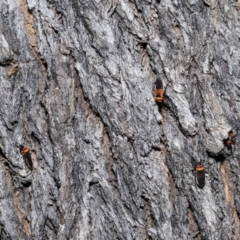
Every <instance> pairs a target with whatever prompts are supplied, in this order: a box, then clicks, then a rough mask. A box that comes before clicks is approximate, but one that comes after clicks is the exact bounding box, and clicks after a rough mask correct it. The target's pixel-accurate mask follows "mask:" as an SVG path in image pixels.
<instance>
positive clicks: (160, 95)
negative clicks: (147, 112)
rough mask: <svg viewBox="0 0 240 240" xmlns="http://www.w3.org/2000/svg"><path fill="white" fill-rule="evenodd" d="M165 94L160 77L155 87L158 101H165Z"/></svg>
mask: <svg viewBox="0 0 240 240" xmlns="http://www.w3.org/2000/svg"><path fill="white" fill-rule="evenodd" d="M163 95H164V86H163V81H162V80H160V79H159V78H158V79H157V82H156V89H155V100H156V102H157V103H162V102H163Z"/></svg>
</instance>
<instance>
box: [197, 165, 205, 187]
mask: <svg viewBox="0 0 240 240" xmlns="http://www.w3.org/2000/svg"><path fill="white" fill-rule="evenodd" d="M196 183H197V185H198V187H199V188H203V187H204V185H205V168H204V166H203V165H202V164H198V165H197V167H196Z"/></svg>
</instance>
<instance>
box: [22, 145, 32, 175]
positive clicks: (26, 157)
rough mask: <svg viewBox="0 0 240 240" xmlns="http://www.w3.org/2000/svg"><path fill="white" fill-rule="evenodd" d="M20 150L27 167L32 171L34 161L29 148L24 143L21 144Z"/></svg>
mask: <svg viewBox="0 0 240 240" xmlns="http://www.w3.org/2000/svg"><path fill="white" fill-rule="evenodd" d="M20 152H21V154H22V155H23V158H24V161H25V163H26V165H27V167H28V168H29V169H30V170H31V171H32V170H33V162H32V157H31V153H30V151H29V149H28V148H26V147H24V146H23V145H21V146H20Z"/></svg>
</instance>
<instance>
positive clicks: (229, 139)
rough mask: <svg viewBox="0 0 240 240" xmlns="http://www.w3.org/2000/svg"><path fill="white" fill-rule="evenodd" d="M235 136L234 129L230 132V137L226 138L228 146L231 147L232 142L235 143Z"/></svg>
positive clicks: (225, 141)
mask: <svg viewBox="0 0 240 240" xmlns="http://www.w3.org/2000/svg"><path fill="white" fill-rule="evenodd" d="M234 138H235V135H234V133H233V131H232V130H231V131H230V132H229V133H228V138H227V139H225V140H224V143H225V145H226V146H227V147H231V146H232V144H233V143H234Z"/></svg>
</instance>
